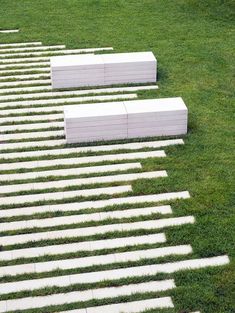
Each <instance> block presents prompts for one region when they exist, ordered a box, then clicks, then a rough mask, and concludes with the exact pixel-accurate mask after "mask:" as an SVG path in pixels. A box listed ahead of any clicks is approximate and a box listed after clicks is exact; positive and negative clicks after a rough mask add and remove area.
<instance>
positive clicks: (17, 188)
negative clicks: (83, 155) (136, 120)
mask: <svg viewBox="0 0 235 313" xmlns="http://www.w3.org/2000/svg"><path fill="white" fill-rule="evenodd" d="M159 177H167V172H166V171H151V172H141V173H129V174H118V173H117V174H115V175H107V176H95V177H87V178H76V179H65V180H58V181H47V182H42V183H38V182H37V183H28V184H17V185H8V186H0V196H1V194H7V193H9V194H11V193H14V192H23V191H28V192H29V193H34V192H35V191H36V190H44V189H46V190H44V193H47V190H48V189H56V188H65V187H72V186H74V187H76V186H82V185H92V184H97V183H99V184H103V183H113V182H115V183H116V182H128V181H130V182H132V181H135V180H137V179H152V178H159ZM0 199H1V198H0Z"/></svg>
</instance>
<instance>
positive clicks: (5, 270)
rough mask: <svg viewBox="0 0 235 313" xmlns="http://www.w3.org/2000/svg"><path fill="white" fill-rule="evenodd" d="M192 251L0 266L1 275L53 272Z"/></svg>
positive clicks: (138, 252)
mask: <svg viewBox="0 0 235 313" xmlns="http://www.w3.org/2000/svg"><path fill="white" fill-rule="evenodd" d="M190 253H192V247H191V246H190V245H179V246H168V247H163V248H155V249H144V250H135V251H131V252H121V253H113V254H105V255H96V256H89V257H83V258H74V259H66V260H63V259H62V260H54V261H49V262H39V263H28V264H21V265H12V266H4V267H0V276H15V275H23V274H26V273H28V274H29V273H43V272H51V271H54V270H57V269H58V270H68V269H74V268H85V267H90V266H97V265H106V264H112V263H125V262H137V261H140V260H145V259H155V258H163V257H166V256H173V255H187V254H190Z"/></svg>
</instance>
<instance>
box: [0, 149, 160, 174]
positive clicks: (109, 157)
mask: <svg viewBox="0 0 235 313" xmlns="http://www.w3.org/2000/svg"><path fill="white" fill-rule="evenodd" d="M164 157H166V154H165V152H164V151H163V150H154V151H147V152H130V153H118V154H106V155H97V156H96V155H94V156H83V157H76V158H64V159H53V160H35V161H26V162H15V163H9V164H8V165H7V170H16V169H21V168H24V169H32V168H43V167H49V166H53V167H54V166H58V165H71V166H73V167H76V165H78V164H89V163H98V162H104V161H121V160H135V159H146V158H164ZM4 170H6V165H4V163H3V164H0V171H4Z"/></svg>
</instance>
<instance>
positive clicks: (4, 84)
mask: <svg viewBox="0 0 235 313" xmlns="http://www.w3.org/2000/svg"><path fill="white" fill-rule="evenodd" d="M50 83H51V80H50V79H43V80H39V79H37V80H36V79H35V80H18V81H13V82H10V81H9V82H0V88H1V87H12V86H13V87H15V86H27V85H36V86H37V85H43V84H45V85H48V84H50Z"/></svg>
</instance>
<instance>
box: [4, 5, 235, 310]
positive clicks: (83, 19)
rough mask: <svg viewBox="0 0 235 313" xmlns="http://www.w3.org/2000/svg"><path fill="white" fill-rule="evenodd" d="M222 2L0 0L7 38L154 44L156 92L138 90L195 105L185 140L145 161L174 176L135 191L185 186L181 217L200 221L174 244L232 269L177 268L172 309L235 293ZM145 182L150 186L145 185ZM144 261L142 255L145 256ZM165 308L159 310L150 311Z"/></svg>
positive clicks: (214, 303)
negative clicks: (220, 258)
mask: <svg viewBox="0 0 235 313" xmlns="http://www.w3.org/2000/svg"><path fill="white" fill-rule="evenodd" d="M233 4H234V3H233V1H231V0H228V1H222V0H221V1H219V0H205V1H198V0H175V1H169V0H135V1H134V0H100V1H99V0H83V1H82V0H37V1H35V0H11V1H9V0H0V8H1V9H0V10H1V17H0V29H8V28H9V29H15V28H20V33H15V34H0V43H6V42H27V41H42V42H43V44H47V45H53V44H66V46H67V48H89V47H106V46H107V47H109V46H113V47H114V49H115V51H118V52H122V51H123V52H124V51H149V50H151V51H153V53H154V54H155V56H156V57H157V60H158V80H159V81H158V85H159V90H157V91H154V90H153V91H141V92H140V93H139V94H140V97H142V98H153V97H159V98H160V97H175V96H181V97H182V98H183V99H184V101H185V103H186V105H187V106H188V109H189V132H188V135H187V136H186V137H185V145H184V146H172V147H167V148H166V149H165V151H166V153H167V155H168V157H167V158H165V159H162V160H159V159H151V160H148V161H147V160H146V161H143V162H142V164H143V168H144V169H145V170H158V169H166V170H167V171H168V174H169V178H167V179H159V180H150V181H148V180H144V181H137V182H136V183H134V184H133V189H134V192H135V194H143V193H146V194H148V193H160V192H168V191H180V190H188V191H189V192H190V194H191V199H189V200H187V201H176V202H175V203H172V208H173V211H174V213H175V215H176V216H183V215H193V216H195V218H196V223H195V224H194V225H187V226H183V227H179V228H177V229H174V228H169V229H166V235H167V238H168V239H169V241H170V242H172V243H175V244H191V245H192V247H193V256H195V257H207V256H214V255H222V254H228V255H229V257H230V261H231V262H230V264H229V265H228V266H226V267H218V268H210V269H207V270H205V269H203V270H199V271H185V272H181V273H177V274H174V275H173V276H174V278H175V281H176V285H177V286H179V287H177V288H176V289H175V290H173V291H171V295H172V297H173V301H174V304H175V311H174V310H161V312H162V313H168V312H177V313H179V312H180V313H183V312H189V311H197V310H200V311H201V312H202V313H232V312H234V307H235V301H234V299H235V294H234V293H232V290H233V291H234V279H235V274H234V264H235V262H234V238H235V232H234V225H235V214H234V208H235V197H234V187H235V184H234V168H235V162H234V159H235V158H234V113H235V112H234V111H235V110H234V77H233V75H232V74H233V73H232V69H233V68H234V65H235V64H234V63H235V62H234V58H233V54H234V39H235V37H234V16H233V15H232V12H234V9H235V6H233ZM143 184H144V185H143ZM140 263H141V262H140ZM153 312H158V311H156V310H155V311H154V310H153V311H151V313H153Z"/></svg>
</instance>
